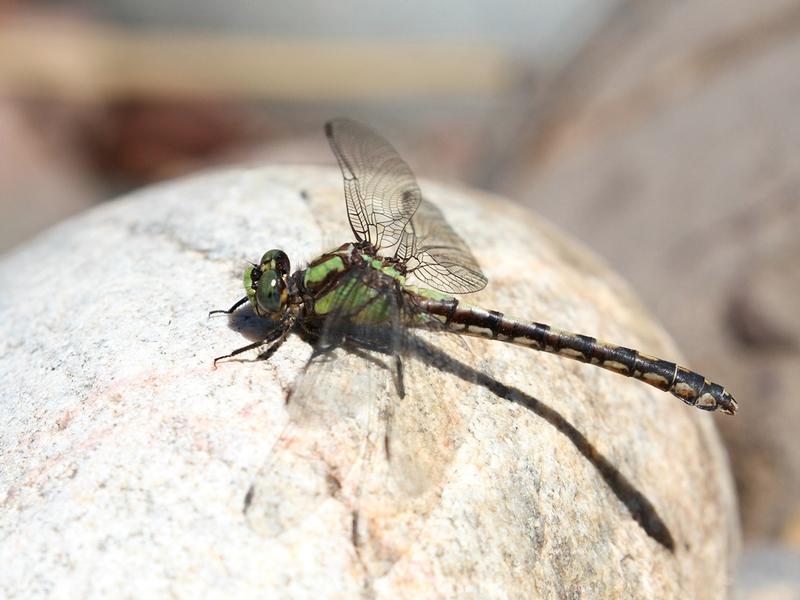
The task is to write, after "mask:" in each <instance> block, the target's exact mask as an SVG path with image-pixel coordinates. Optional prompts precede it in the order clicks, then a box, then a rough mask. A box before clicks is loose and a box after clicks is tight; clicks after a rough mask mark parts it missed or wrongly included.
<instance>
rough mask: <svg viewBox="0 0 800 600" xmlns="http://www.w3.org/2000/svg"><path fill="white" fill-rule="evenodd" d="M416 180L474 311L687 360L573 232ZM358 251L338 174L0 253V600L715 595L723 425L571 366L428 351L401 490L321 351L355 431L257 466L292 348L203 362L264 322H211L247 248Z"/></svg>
mask: <svg viewBox="0 0 800 600" xmlns="http://www.w3.org/2000/svg"><path fill="white" fill-rule="evenodd" d="M422 188H423V192H424V193H425V194H426V197H428V198H429V199H430V200H432V201H433V202H435V203H436V204H438V205H439V206H440V207H441V208H442V210H443V212H444V213H445V215H446V216H447V218H448V220H449V221H450V222H451V224H452V225H453V226H454V228H455V229H456V230H457V231H458V232H459V233H460V234H461V235H462V236H463V237H464V238H465V239H466V240H468V242H469V243H470V246H471V247H472V250H473V252H474V254H475V256H476V257H477V258H478V261H479V263H480V264H481V267H482V268H483V270H484V271H485V273H486V275H487V276H488V277H489V286H488V287H487V288H486V289H485V290H484V291H482V292H480V293H478V294H474V295H472V296H470V297H469V301H470V302H473V303H477V304H481V305H486V306H488V307H489V308H495V309H497V310H501V311H503V312H506V313H508V314H512V315H519V316H526V317H530V318H531V319H535V320H539V321H545V322H549V323H551V324H553V325H555V326H559V327H562V328H569V329H574V330H577V331H580V332H584V333H587V334H590V335H595V336H597V337H599V338H601V339H606V340H609V341H614V342H617V343H620V344H624V345H628V346H632V347H636V348H639V349H641V350H643V351H646V352H647V353H649V354H657V355H661V356H664V357H665V358H671V359H678V358H680V356H679V353H678V351H677V349H676V347H675V345H674V343H673V342H672V341H671V340H670V338H669V337H668V336H667V335H666V334H665V333H664V332H663V331H662V330H661V329H660V328H659V327H658V326H657V325H656V324H654V323H653V321H652V320H651V319H650V318H649V317H648V314H647V312H646V311H645V310H644V309H643V308H642V306H641V305H640V304H639V303H638V301H637V300H636V299H635V298H634V297H633V296H632V295H631V294H630V292H629V291H628V289H627V288H626V286H625V285H624V284H623V283H622V282H621V281H620V280H619V279H618V278H617V277H615V276H614V275H613V274H611V273H609V271H608V270H607V269H606V267H605V266H604V265H603V264H602V263H600V262H599V261H598V260H596V259H595V258H593V257H592V256H591V255H589V254H588V253H587V252H586V251H585V250H583V249H582V248H581V247H580V246H576V244H575V242H573V241H570V240H567V239H565V238H564V237H563V236H562V235H560V234H558V233H557V232H555V231H554V230H553V229H552V228H551V227H549V226H547V225H545V224H543V223H542V222H540V221H539V220H537V219H536V218H535V217H534V216H532V215H530V214H528V213H526V212H524V211H523V210H522V209H520V208H516V207H514V206H513V205H511V204H509V203H507V202H506V201H503V200H500V199H497V198H493V197H488V196H485V195H482V194H478V193H476V192H471V191H468V190H458V189H453V188H445V187H441V186H436V185H433V184H429V183H425V182H423V185H422ZM351 239H352V234H351V233H350V229H349V226H348V225H347V222H346V217H345V210H344V204H343V199H342V187H341V177H340V174H339V172H338V171H337V170H334V169H322V168H309V167H302V168H300V167H273V168H265V169H259V170H252V171H227V172H221V173H214V174H209V175H204V176H199V177H194V178H191V179H187V180H181V181H177V182H174V183H169V184H165V185H161V186H158V187H154V188H150V189H147V190H144V191H142V192H140V193H137V194H134V195H132V196H129V197H127V198H124V199H122V200H120V201H117V202H113V203H110V204H107V205H105V206H102V207H100V208H98V209H95V210H93V211H91V212H89V213H86V214H84V215H82V216H79V217H78V218H75V219H73V220H71V221H68V222H66V223H64V224H62V225H60V226H58V227H56V228H54V229H52V230H50V231H48V232H46V233H45V234H43V235H41V236H40V237H39V238H37V239H35V240H34V241H32V242H30V243H28V244H27V245H25V246H24V247H21V248H19V249H18V250H16V251H15V252H14V253H12V254H9V255H6V256H4V257H3V258H2V259H1V260H0V286H2V287H1V290H2V293H1V294H0V311H1V312H0V314H2V320H0V501H2V511H1V512H0V564H2V565H3V568H2V569H0V595H3V596H14V595H16V596H26V597H29V596H35V595H44V594H46V593H51V594H62V595H69V596H94V597H100V596H108V595H110V594H114V593H119V592H120V591H124V592H125V593H127V594H130V595H132V596H139V597H141V596H145V595H150V594H154V593H159V594H162V595H166V594H171V595H180V596H190V595H198V594H210V593H216V594H223V593H224V594H226V595H237V596H256V595H258V596H265V595H270V594H275V595H280V596H319V595H320V594H325V595H340V596H354V595H358V594H365V595H375V596H378V597H386V598H390V597H391V598H396V597H398V596H400V597H402V596H411V595H414V596H418V597H425V596H429V597H432V596H442V595H446V596H455V595H471V596H473V597H522V596H525V597H531V596H539V597H553V596H567V595H579V594H583V595H585V596H586V597H708V598H716V597H720V596H722V595H724V594H725V593H726V590H727V589H728V585H729V582H730V580H731V577H732V573H731V565H732V562H733V560H734V558H735V553H736V550H737V546H738V530H737V525H736V523H737V517H736V505H735V500H734V497H733V492H732V484H731V478H730V474H729V471H728V464H727V459H726V456H725V454H724V451H723V450H722V447H721V445H720V443H719V440H718V436H717V433H716V430H715V426H714V420H715V419H725V418H731V417H726V416H722V415H720V416H714V415H708V414H704V413H701V412H700V411H698V410H696V409H692V408H690V407H686V406H684V405H683V404H682V403H681V402H680V401H679V400H677V399H676V398H674V397H672V396H670V395H668V394H664V393H662V392H658V391H657V390H654V389H652V388H650V387H649V386H646V385H644V384H642V383H639V382H636V381H631V380H627V379H625V378H623V377H620V376H618V375H615V374H613V373H609V372H606V371H602V370H600V369H597V368H594V367H590V366H586V365H582V364H579V363H576V362H573V361H569V360H566V359H563V358H559V357H556V356H551V355H545V354H542V353H538V352H534V351H531V350H527V349H525V348H515V347H513V346H510V345H507V344H502V343H499V342H490V341H482V340H469V341H467V342H466V344H465V343H464V342H463V341H461V338H457V337H454V336H449V335H447V334H440V335H438V336H435V335H427V336H425V340H424V341H425V343H427V344H430V346H431V347H430V348H429V352H428V354H426V355H425V356H426V357H427V358H426V359H425V362H428V364H422V362H423V361H421V363H420V364H418V365H417V368H411V369H410V370H409V373H407V377H410V378H413V379H414V381H413V382H412V383H413V384H415V385H416V388H415V389H416V391H415V392H413V393H412V394H411V397H412V399H415V401H416V402H417V405H409V406H408V407H406V408H408V409H409V410H410V411H412V412H414V411H416V416H413V417H409V418H412V419H417V421H415V422H417V423H419V424H421V425H420V427H421V428H422V429H426V430H427V431H425V432H422V431H421V429H420V435H419V437H418V439H416V438H415V439H414V440H413V441H406V442H405V453H406V454H404V453H403V452H399V453H397V454H394V455H393V456H394V458H393V460H394V461H396V460H397V456H398V455H399V456H400V457H401V458H403V457H405V459H408V460H410V461H413V460H417V461H419V463H418V464H424V465H425V469H426V470H425V471H424V472H423V471H421V470H420V471H419V481H411V480H409V481H402V480H398V477H397V476H396V474H397V473H402V474H404V475H403V476H404V477H405V476H407V477H409V478H413V477H415V472H414V470H413V469H408V468H405V469H400V470H394V471H393V470H392V469H391V468H390V467H391V464H390V462H389V461H388V460H387V455H386V450H385V446H386V444H385V439H387V435H388V434H387V433H386V431H385V430H384V429H383V422H384V421H383V418H382V417H383V416H384V414H383V413H382V412H381V410H380V407H376V406H374V405H373V403H372V400H371V399H372V398H373V394H374V398H375V399H376V401H377V400H378V399H381V398H385V397H387V395H391V393H392V391H391V385H390V383H387V381H384V380H381V377H380V376H379V375H380V372H381V369H379V368H377V367H376V366H375V365H371V366H367V365H365V364H363V362H361V361H359V360H357V358H356V357H354V356H349V355H345V356H339V357H337V360H336V361H333V362H332V366H334V367H335V368H336V369H337V370H336V371H334V372H333V374H327V375H325V377H324V378H323V379H322V380H321V381H322V384H324V385H326V386H329V389H330V390H331V402H332V403H333V404H332V405H331V406H327V407H323V408H322V409H321V410H323V411H329V412H330V415H332V416H335V415H336V414H343V413H348V414H349V413H351V412H352V415H351V416H354V418H356V417H357V418H358V419H362V421H360V422H361V423H362V424H364V423H365V424H366V425H365V427H367V428H368V429H370V430H371V431H373V434H372V435H370V436H369V437H367V438H363V439H360V440H359V439H357V438H358V436H356V435H353V431H352V429H350V426H351V425H352V423H354V422H356V421H352V420H345V419H341V420H337V419H334V418H328V416H327V415H326V416H325V421H326V422H324V423H322V424H321V429H319V430H316V431H314V432H313V433H309V431H308V430H306V429H300V430H297V431H298V433H297V435H295V436H294V437H288V438H287V436H286V435H284V437H283V438H282V439H283V440H284V442H286V444H287V445H289V446H291V447H292V448H297V449H298V451H297V452H296V453H294V454H291V456H290V454H288V453H286V454H282V455H281V460H283V458H286V457H289V458H288V459H287V460H289V459H290V460H291V461H293V462H287V463H282V464H277V461H276V460H275V459H274V456H275V454H274V453H271V449H272V448H273V446H274V445H275V443H276V440H278V439H279V437H280V436H281V432H284V433H285V432H286V431H290V432H291V431H292V429H291V427H290V428H289V429H288V430H287V429H286V423H287V419H288V414H289V413H290V412H291V407H287V406H286V405H285V399H286V397H287V395H288V393H289V391H290V390H291V389H292V386H293V385H294V384H295V382H297V381H298V379H299V378H300V377H301V375H302V374H303V372H304V366H305V365H306V363H307V361H308V359H309V357H310V355H311V348H310V346H309V345H308V344H307V343H306V342H305V341H303V340H302V339H300V338H299V337H297V336H292V337H290V338H289V340H288V341H287V342H286V344H284V346H283V347H282V348H281V349H280V350H279V351H278V352H277V353H276V354H275V355H274V356H273V357H272V358H271V359H270V360H269V361H268V362H263V361H253V360H250V359H252V358H254V357H255V353H252V354H248V355H244V356H243V358H244V359H245V360H243V361H227V362H222V363H220V364H219V365H218V366H217V368H216V369H214V368H212V359H213V357H215V356H219V355H221V354H225V353H227V352H229V351H230V350H232V349H234V348H237V347H239V346H242V345H244V344H246V343H249V341H250V340H251V339H254V338H255V337H256V336H257V335H259V334H260V333H261V334H263V331H264V327H265V325H264V324H263V323H259V322H258V321H257V320H256V319H254V318H253V317H252V314H248V312H247V311H246V309H245V310H244V312H243V313H242V315H240V316H238V317H235V318H233V319H226V318H224V317H223V318H212V319H208V318H207V312H208V311H209V310H210V309H213V308H226V307H228V306H229V305H231V304H232V303H233V302H234V301H235V300H236V299H238V298H239V297H241V295H242V290H241V270H242V268H243V267H244V265H245V264H246V261H247V260H257V259H258V258H259V257H260V256H261V254H262V253H263V252H264V251H265V250H267V249H270V248H282V249H284V250H285V251H286V252H287V253H288V255H289V256H290V257H291V259H292V261H293V267H296V266H301V265H302V264H303V263H305V262H306V261H309V260H310V259H313V258H314V257H315V256H316V255H318V254H319V253H320V252H322V251H324V250H326V249H329V248H331V247H334V246H337V245H339V244H341V243H343V242H345V241H349V240H351ZM695 366H697V367H700V365H695ZM370 369H371V370H372V371H373V375H375V376H373V377H371V378H370V377H365V376H364V374H365V373H367V371H368V370H370ZM709 375H713V374H711V373H710V374H709ZM304 382H305V383H304V385H307V384H308V379H305V380H304ZM312 383H313V382H312ZM326 389H327V388H326ZM365 390H366V391H365ZM426 394H427V397H426ZM350 400H352V404H351V403H350ZM337 411H338V412H337ZM734 418H738V417H734ZM406 431H413V428H412V427H407V428H406ZM423 433H424V435H423ZM392 435H394V433H393V432H392ZM309 436H316V438H315V441H314V443H313V444H310V442H309V439H310V437H309ZM287 440H288V441H287ZM398 444H399V445H394V446H392V447H393V448H401V449H403V448H404V445H403V444H404V442H403V441H400V442H399V443H398ZM414 444H419V445H425V444H429V445H428V446H425V447H419V449H418V455H417V456H407V453H408V452H411V451H412V450H413V448H414V447H415V446H414ZM312 447H313V455H311V453H310V451H309V449H310V448H312ZM270 457H272V458H270ZM345 464H346V466H347V468H343V467H342V465H345ZM406 467H407V466H406ZM276 474H277V475H276ZM421 482H422V483H425V485H422V484H421ZM409 490H410V491H409ZM298 513H302V514H300V516H299V518H295V516H296V515H297V514H298Z"/></svg>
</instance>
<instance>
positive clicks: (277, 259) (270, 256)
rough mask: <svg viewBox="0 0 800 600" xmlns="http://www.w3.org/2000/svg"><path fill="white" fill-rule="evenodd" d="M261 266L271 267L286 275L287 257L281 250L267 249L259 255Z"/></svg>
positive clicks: (287, 268)
mask: <svg viewBox="0 0 800 600" xmlns="http://www.w3.org/2000/svg"><path fill="white" fill-rule="evenodd" d="M261 268H262V269H264V270H267V269H272V270H273V271H277V272H278V273H279V274H281V275H288V274H289V269H290V268H291V267H290V265H289V257H288V256H286V253H285V252H284V251H283V250H269V251H267V252H265V253H264V256H262V257H261Z"/></svg>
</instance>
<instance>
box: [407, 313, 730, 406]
mask: <svg viewBox="0 0 800 600" xmlns="http://www.w3.org/2000/svg"><path fill="white" fill-rule="evenodd" d="M419 305H420V307H421V308H422V309H423V310H424V311H425V312H427V313H429V314H433V315H436V316H437V317H439V320H440V321H442V322H443V323H444V324H445V327H446V328H447V330H448V331H452V332H455V333H461V334H465V335H471V336H476V337H482V338H487V339H493V340H499V341H502V342H507V343H510V344H515V345H518V346H525V347H528V348H533V349H535V350H542V351H544V352H550V353H552V354H558V355H559V356H564V357H567V358H571V359H573V360H578V361H580V362H584V363H589V364H593V365H597V366H599V367H602V368H604V369H607V370H609V371H613V372H615V373H618V374H620V375H625V376H627V377H633V378H634V379H638V380H640V381H643V382H645V383H647V384H649V385H652V386H653V387H656V388H658V389H660V390H662V391H665V392H669V393H671V394H673V395H674V396H677V397H678V398H680V399H681V400H683V401H684V402H685V403H686V404H689V405H692V406H696V407H697V408H700V409H703V410H709V411H713V410H717V409H720V410H722V411H723V412H725V413H728V414H733V413H734V412H736V407H737V404H736V400H734V398H733V397H732V396H731V395H730V394H729V393H728V392H727V391H725V388H723V387H722V386H721V385H719V384H716V383H712V382H710V381H708V380H707V379H706V378H705V377H703V376H702V375H700V374H699V373H696V372H694V371H691V370H689V369H686V368H685V367H681V366H678V365H676V364H675V363H673V362H669V361H666V360H662V359H660V358H656V357H653V356H647V355H645V354H641V353H640V352H638V351H637V350H634V349H632V348H625V347H623V346H616V345H614V344H608V343H605V342H601V341H598V340H597V339H595V338H593V337H590V336H586V335H580V334H577V333H572V332H569V331H563V330H560V329H556V328H554V327H550V326H549V325H546V324H544V323H536V322H530V321H522V320H519V319H515V318H513V317H507V316H505V315H504V314H503V313H500V312H497V311H494V310H486V309H483V308H480V307H476V306H470V305H468V304H462V303H460V302H459V301H458V300H457V299H455V298H453V299H447V300H439V299H428V298H424V299H420V300H419Z"/></svg>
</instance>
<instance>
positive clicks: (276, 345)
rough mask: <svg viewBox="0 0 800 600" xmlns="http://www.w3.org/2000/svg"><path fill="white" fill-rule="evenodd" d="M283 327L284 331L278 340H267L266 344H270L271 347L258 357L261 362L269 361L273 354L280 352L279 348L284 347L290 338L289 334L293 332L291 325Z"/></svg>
mask: <svg viewBox="0 0 800 600" xmlns="http://www.w3.org/2000/svg"><path fill="white" fill-rule="evenodd" d="M281 327H282V329H283V331H281V334H280V335H279V336H278V337H277V339H275V340H271V341H266V340H265V342H266V343H268V344H269V345H270V346H269V348H267V349H266V350H264V352H262V353H261V354H259V355H258V359H259V360H269V359H270V357H271V356H272V355H273V354H275V352H277V351H278V348H280V347H281V346H282V345H283V342H285V341H286V338H288V337H289V332H290V331H291V330H292V326H291V324H287V325H285V326H283V325H282V326H281ZM279 329H280V328H279Z"/></svg>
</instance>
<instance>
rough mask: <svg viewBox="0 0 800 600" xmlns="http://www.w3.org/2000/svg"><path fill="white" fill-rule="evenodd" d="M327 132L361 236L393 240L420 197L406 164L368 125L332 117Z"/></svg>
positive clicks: (381, 242) (387, 243)
mask: <svg viewBox="0 0 800 600" xmlns="http://www.w3.org/2000/svg"><path fill="white" fill-rule="evenodd" d="M325 134H326V135H327V136H328V142H329V143H330V145H331V149H332V150H333V153H334V154H335V155H336V160H337V161H338V162H339V167H340V168H341V170H342V176H343V177H344V196H345V201H346V203H347V217H348V218H349V219H350V226H351V227H352V229H353V233H355V235H356V237H357V238H358V240H359V241H364V240H366V241H369V242H370V243H371V244H372V245H373V246H375V247H376V248H389V247H392V246H394V245H395V244H397V242H398V241H399V240H400V237H401V236H402V235H403V229H404V228H405V226H406V224H407V223H408V221H409V219H411V216H412V215H413V214H414V211H415V210H416V209H417V206H418V205H419V202H420V198H421V197H422V195H421V193H420V191H419V186H418V185H417V180H416V179H415V177H414V174H413V173H412V172H411V169H410V168H409V166H408V165H407V164H406V163H405V161H404V160H403V159H402V158H400V155H399V154H398V153H397V151H396V150H395V149H394V148H393V147H392V145H391V144H389V142H387V141H386V140H384V139H383V138H382V137H380V136H379V135H377V134H376V133H374V132H373V131H372V130H371V129H370V128H369V127H366V126H364V125H361V124H360V123H356V122H355V121H350V120H348V119H336V120H334V121H331V122H329V123H327V124H326V125H325Z"/></svg>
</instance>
